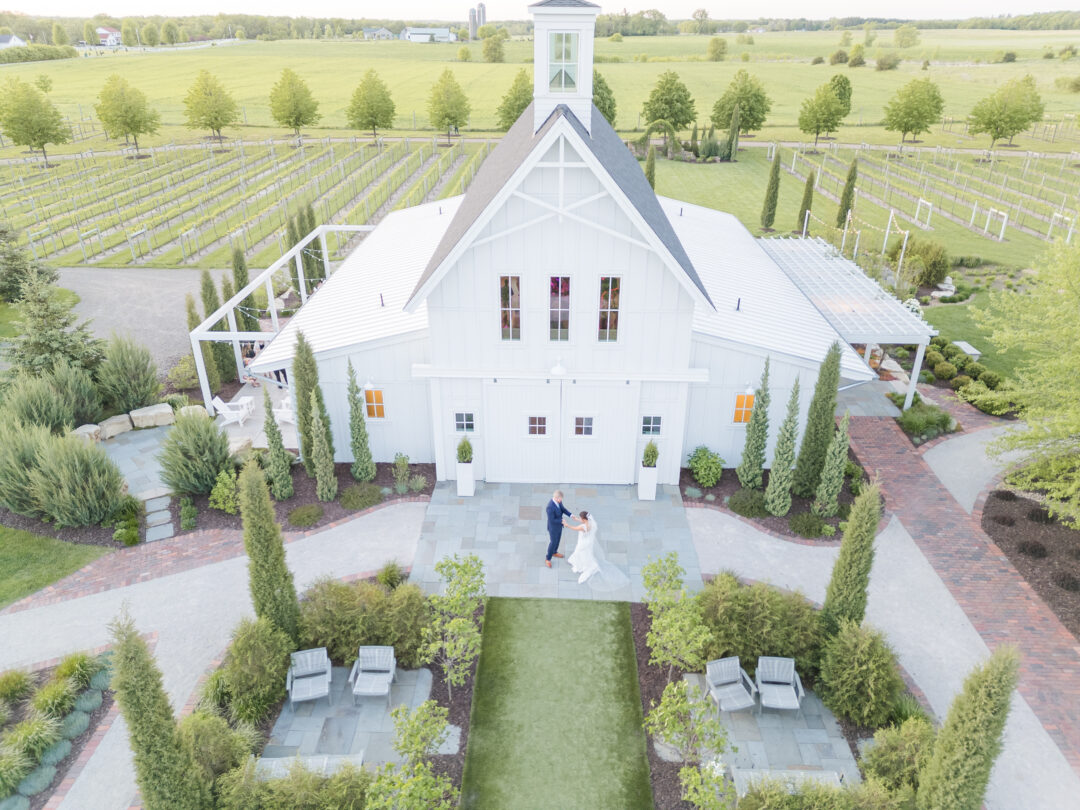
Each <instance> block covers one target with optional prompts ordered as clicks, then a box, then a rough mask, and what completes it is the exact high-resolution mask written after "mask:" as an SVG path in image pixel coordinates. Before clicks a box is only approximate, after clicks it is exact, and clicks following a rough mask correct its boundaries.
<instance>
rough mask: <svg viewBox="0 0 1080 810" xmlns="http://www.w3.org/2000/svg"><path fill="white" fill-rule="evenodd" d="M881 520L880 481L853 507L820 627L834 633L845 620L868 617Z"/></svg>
mask: <svg viewBox="0 0 1080 810" xmlns="http://www.w3.org/2000/svg"><path fill="white" fill-rule="evenodd" d="M880 520H881V493H880V492H879V490H878V488H877V484H874V485H871V486H868V487H867V488H866V489H864V490H863V491H862V492H860V493H859V497H858V498H856V499H855V504H854V505H853V506H852V507H851V515H850V516H849V517H848V523H847V529H846V530H845V531H844V539H843V540H842V541H841V543H840V554H839V556H837V558H836V562H835V563H833V570H832V576H831V577H830V578H829V587H828V588H827V590H826V591H825V604H824V605H823V606H822V608H821V614H820V617H819V618H820V620H821V629H822V630H823V631H824V632H825V635H826V636H832V635H835V634H836V632H837V631H838V630H839V629H840V622H841V621H842V620H843V619H850V620H851V621H853V622H854V623H855V624H857V625H858V624H862V620H863V618H864V617H865V616H866V589H867V588H868V587H869V586H870V569H871V568H872V567H873V565H874V538H875V537H877V527H878V521H880Z"/></svg>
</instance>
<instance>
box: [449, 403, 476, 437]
mask: <svg viewBox="0 0 1080 810" xmlns="http://www.w3.org/2000/svg"><path fill="white" fill-rule="evenodd" d="M476 413H477V412H476V411H475V410H472V411H459V410H457V409H454V410H453V411H451V422H452V423H453V425H454V431H453V432H454V434H455V435H458V434H460V435H462V436H475V435H476V434H477V433H478V432H479V431H477V429H476V423H477V422H478V421H480V420H478V419H477V418H476ZM458 414H461V415H462V416H468V417H470V419H468V420H466V424H468V423H469V422H471V423H472V428H459V427H458V419H457V417H458Z"/></svg>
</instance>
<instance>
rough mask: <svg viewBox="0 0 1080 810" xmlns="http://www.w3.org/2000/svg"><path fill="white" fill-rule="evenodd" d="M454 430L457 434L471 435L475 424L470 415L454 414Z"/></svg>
mask: <svg viewBox="0 0 1080 810" xmlns="http://www.w3.org/2000/svg"><path fill="white" fill-rule="evenodd" d="M454 429H455V430H457V432H458V433H472V432H473V431H474V430H475V429H476V422H475V420H474V419H473V415H472V414H471V413H455V414H454Z"/></svg>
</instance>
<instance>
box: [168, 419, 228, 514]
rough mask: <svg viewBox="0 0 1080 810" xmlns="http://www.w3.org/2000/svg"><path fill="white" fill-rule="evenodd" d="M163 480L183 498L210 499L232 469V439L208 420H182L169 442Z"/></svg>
mask: <svg viewBox="0 0 1080 810" xmlns="http://www.w3.org/2000/svg"><path fill="white" fill-rule="evenodd" d="M158 459H159V461H160V462H161V479H162V481H164V482H165V484H166V485H168V487H169V488H170V489H171V490H172V491H173V492H175V493H177V494H179V495H206V494H208V493H209V492H210V491H211V490H213V488H214V484H215V483H216V482H217V477H218V473H220V472H221V471H222V470H224V469H225V468H226V467H227V466H228V465H229V439H228V437H227V436H226V435H225V432H224V431H223V430H222V429H221V428H219V427H218V426H217V424H215V423H214V420H212V419H207V418H206V417H205V416H179V417H177V419H176V423H175V424H174V425H173V427H172V430H170V431H169V435H168V436H167V437H166V438H165V442H164V444H163V446H162V449H161V453H160V455H159V456H158Z"/></svg>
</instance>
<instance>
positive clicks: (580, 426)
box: [574, 416, 593, 436]
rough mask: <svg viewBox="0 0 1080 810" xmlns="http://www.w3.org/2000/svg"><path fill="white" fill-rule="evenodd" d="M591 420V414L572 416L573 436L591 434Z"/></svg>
mask: <svg viewBox="0 0 1080 810" xmlns="http://www.w3.org/2000/svg"><path fill="white" fill-rule="evenodd" d="M592 420H593V418H592V417H591V416H577V417H575V418H574V435H575V436H592Z"/></svg>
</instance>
